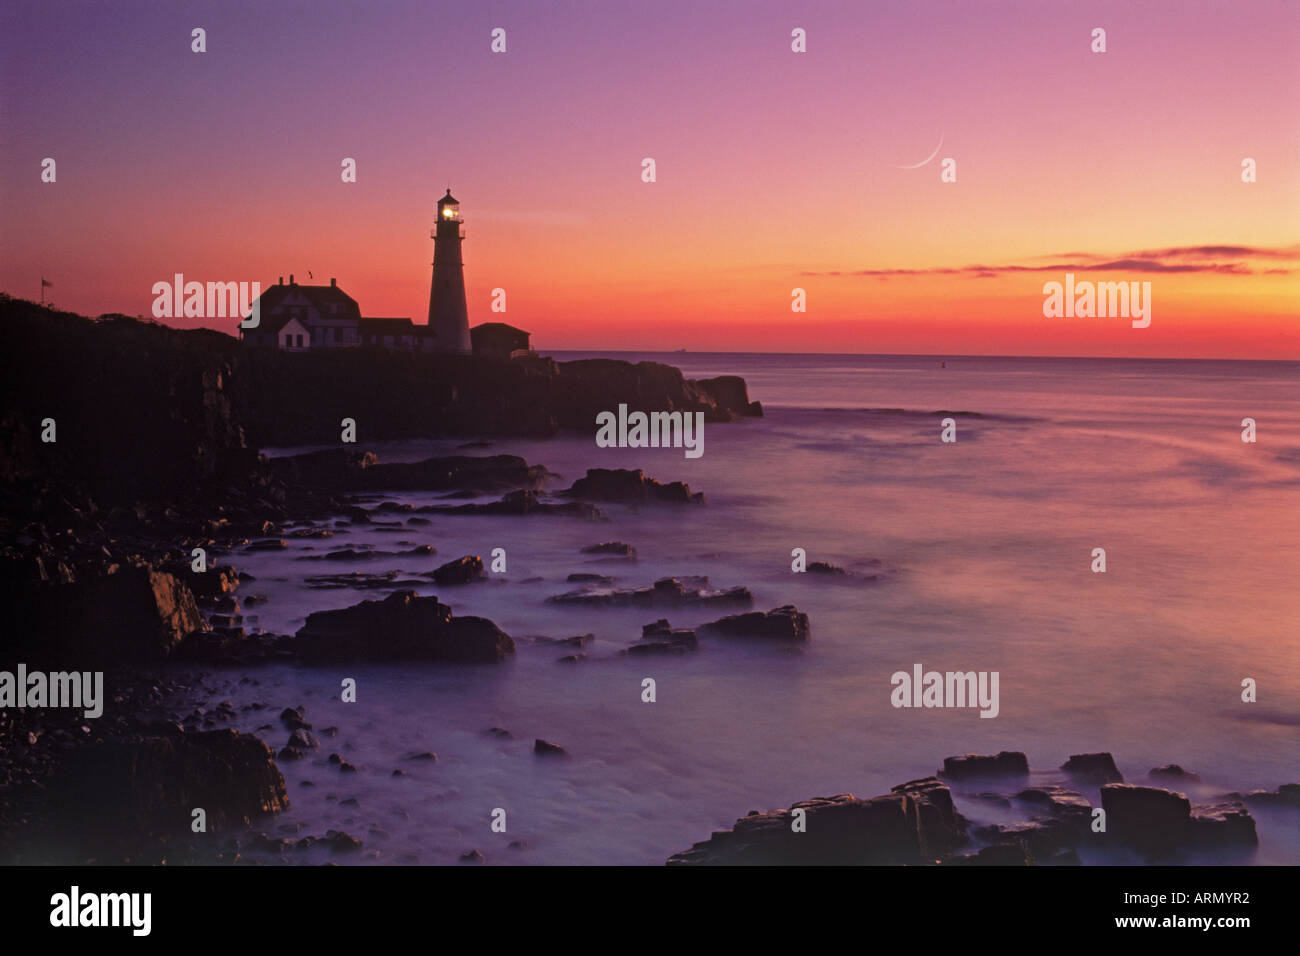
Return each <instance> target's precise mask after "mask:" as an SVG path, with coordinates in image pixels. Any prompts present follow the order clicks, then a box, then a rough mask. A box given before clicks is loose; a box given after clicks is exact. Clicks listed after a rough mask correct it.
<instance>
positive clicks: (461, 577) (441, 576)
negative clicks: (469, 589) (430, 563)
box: [433, 554, 484, 585]
mask: <svg viewBox="0 0 1300 956" xmlns="http://www.w3.org/2000/svg"><path fill="white" fill-rule="evenodd" d="M483 573H484V572H483V559H482V558H480V557H479V556H478V555H477V554H467V555H465V556H464V557H463V558H457V559H456V560H455V561H448V562H447V563H446V564H444V565H442V566H441V567H440V568H438V569H437V570H435V571H434V572H433V580H434V581H436V582H437V583H438V584H440V585H452V584H469V583H470V582H471V581H477V580H478V579H479V578H481V577H483Z"/></svg>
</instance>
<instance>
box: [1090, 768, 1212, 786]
mask: <svg viewBox="0 0 1300 956" xmlns="http://www.w3.org/2000/svg"><path fill="white" fill-rule="evenodd" d="M1148 776H1150V777H1152V778H1154V779H1157V780H1168V781H1170V782H1183V781H1186V782H1188V783H1200V782H1201V775H1200V774H1197V773H1192V772H1191V771H1190V770H1184V769H1183V768H1182V767H1180V766H1178V764H1176V763H1171V764H1166V765H1165V766H1163V767H1152V768H1151V772H1150V774H1148ZM1111 782H1115V783H1118V782H1119V781H1109V780H1108V781H1107V783H1111Z"/></svg>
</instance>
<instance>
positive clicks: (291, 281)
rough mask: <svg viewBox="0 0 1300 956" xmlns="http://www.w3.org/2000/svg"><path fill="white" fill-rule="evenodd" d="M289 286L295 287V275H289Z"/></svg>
mask: <svg viewBox="0 0 1300 956" xmlns="http://www.w3.org/2000/svg"><path fill="white" fill-rule="evenodd" d="M289 285H293V273H292V272H290V273H289Z"/></svg>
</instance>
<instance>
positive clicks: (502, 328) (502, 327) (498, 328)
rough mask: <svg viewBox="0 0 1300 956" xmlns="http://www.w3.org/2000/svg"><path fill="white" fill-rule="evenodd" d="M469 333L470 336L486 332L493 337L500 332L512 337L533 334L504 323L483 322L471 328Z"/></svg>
mask: <svg viewBox="0 0 1300 956" xmlns="http://www.w3.org/2000/svg"><path fill="white" fill-rule="evenodd" d="M469 331H470V334H471V335H472V334H473V333H475V332H487V333H489V334H494V335H495V334H500V333H502V332H510V333H511V334H514V335H532V334H533V333H531V332H527V331H525V330H523V329H518V328H515V327H514V326H513V325H507V324H506V323H504V322H484V323H482V324H481V325H476V326H474V327H473V328H472V329H470V330H469Z"/></svg>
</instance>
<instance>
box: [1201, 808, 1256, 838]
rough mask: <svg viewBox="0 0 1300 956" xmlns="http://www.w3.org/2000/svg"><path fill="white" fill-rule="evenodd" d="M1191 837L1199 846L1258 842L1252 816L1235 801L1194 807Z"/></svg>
mask: <svg viewBox="0 0 1300 956" xmlns="http://www.w3.org/2000/svg"><path fill="white" fill-rule="evenodd" d="M1190 838H1191V842H1192V843H1193V844H1194V845H1195V846H1196V847H1197V848H1198V849H1205V848H1211V847H1246V846H1257V845H1258V844H1259V836H1258V834H1256V832H1255V818H1254V817H1252V816H1251V815H1250V811H1249V810H1247V809H1246V808H1245V807H1244V806H1242V805H1241V804H1240V803H1236V802H1231V803H1216V804H1209V805H1206V806H1195V807H1193V808H1192V827H1191V833H1190Z"/></svg>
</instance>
